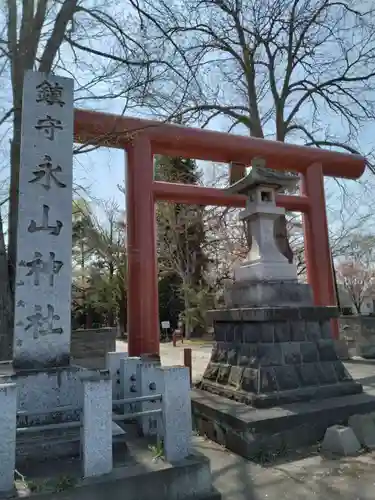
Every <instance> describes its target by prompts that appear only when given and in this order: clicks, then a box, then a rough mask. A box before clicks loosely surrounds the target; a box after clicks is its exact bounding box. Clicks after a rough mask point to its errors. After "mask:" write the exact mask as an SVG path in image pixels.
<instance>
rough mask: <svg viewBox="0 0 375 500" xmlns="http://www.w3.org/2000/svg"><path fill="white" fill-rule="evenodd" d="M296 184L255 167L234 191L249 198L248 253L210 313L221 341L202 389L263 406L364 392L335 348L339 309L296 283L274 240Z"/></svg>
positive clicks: (246, 212) (291, 267)
mask: <svg viewBox="0 0 375 500" xmlns="http://www.w3.org/2000/svg"><path fill="white" fill-rule="evenodd" d="M295 182H296V178H295V177H294V176H290V175H287V174H282V173H278V172H275V171H272V170H269V171H267V169H265V168H263V169H260V170H259V169H253V170H252V171H251V172H250V174H249V175H247V176H246V177H244V178H243V179H242V180H240V181H238V182H236V183H235V184H233V185H232V186H231V187H230V188H229V189H228V191H229V192H231V193H242V194H246V195H247V204H246V208H245V210H244V211H243V212H242V213H241V215H240V217H241V219H242V220H243V222H244V228H245V232H246V238H247V242H248V246H249V254H248V257H247V259H246V261H245V262H243V263H242V264H241V265H239V266H237V267H236V268H235V269H234V281H233V283H229V284H228V285H227V287H226V291H225V300H226V308H225V309H222V310H216V311H211V313H210V314H211V317H212V319H213V322H214V336H215V341H216V344H215V347H214V349H213V352H212V357H211V361H210V363H209V365H208V367H207V369H206V372H205V373H204V376H203V379H202V382H201V384H200V388H201V389H204V390H205V391H209V392H212V393H215V394H218V395H221V396H224V397H227V398H231V399H235V400H237V401H240V402H243V403H246V404H248V405H252V406H254V407H259V408H268V407H273V406H276V405H281V404H285V403H293V402H297V401H309V400H316V399H322V398H330V397H334V396H341V395H346V394H355V393H358V392H361V391H362V386H361V385H360V384H358V383H356V382H354V381H353V380H352V378H351V377H350V375H349V374H348V372H347V371H346V370H345V368H344V365H343V364H342V362H341V361H340V360H339V359H338V357H337V354H336V351H335V346H334V342H333V339H332V336H331V327H330V321H331V318H333V317H335V316H336V315H337V309H336V308H335V307H317V306H314V305H313V301H312V292H311V289H310V286H309V285H307V284H303V283H299V282H298V280H297V270H296V266H295V265H294V264H293V262H290V261H288V258H287V257H286V256H285V255H283V254H282V253H281V251H280V247H279V246H278V245H277V243H276V240H275V221H276V220H278V219H279V218H280V216H283V215H284V214H285V211H284V209H282V208H280V207H277V206H276V202H275V197H276V193H277V192H278V191H280V190H285V189H288V188H291V187H293V184H294V185H295Z"/></svg>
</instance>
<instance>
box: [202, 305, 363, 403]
mask: <svg viewBox="0 0 375 500" xmlns="http://www.w3.org/2000/svg"><path fill="white" fill-rule="evenodd" d="M336 313H337V311H336V309H335V308H328V307H274V308H271V307H269V308H243V309H227V310H218V311H215V312H212V315H213V317H214V338H215V340H216V344H215V345H214V347H213V351H212V355H211V360H210V362H209V364H208V366H207V368H206V371H205V373H204V375H203V379H202V381H201V383H200V388H201V389H203V390H206V391H209V392H211V393H214V394H218V395H221V396H225V397H227V398H229V399H234V400H236V401H240V402H243V403H245V404H248V405H253V406H255V407H257V408H265V407H272V406H277V405H281V404H288V403H292V402H296V401H308V400H315V399H322V398H332V397H336V396H343V395H347V394H356V393H359V392H361V391H362V386H361V384H359V383H357V382H354V381H353V380H352V378H351V376H350V374H349V373H348V371H347V370H346V369H345V367H344V365H343V363H342V361H341V360H340V359H339V358H338V356H337V352H336V348H335V343H334V341H333V339H332V334H331V317H332V316H334V315H335V314H336Z"/></svg>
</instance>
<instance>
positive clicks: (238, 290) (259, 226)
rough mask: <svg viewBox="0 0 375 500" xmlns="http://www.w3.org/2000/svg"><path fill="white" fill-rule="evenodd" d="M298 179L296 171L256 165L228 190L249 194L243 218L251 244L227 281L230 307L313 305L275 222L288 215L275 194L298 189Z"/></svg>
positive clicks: (249, 243)
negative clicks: (279, 241) (280, 240)
mask: <svg viewBox="0 0 375 500" xmlns="http://www.w3.org/2000/svg"><path fill="white" fill-rule="evenodd" d="M259 161H260V160H259ZM259 161H258V163H259ZM297 180H298V177H297V176H295V175H293V174H288V173H284V172H276V171H274V170H270V169H267V168H265V167H259V166H257V167H255V168H253V169H252V170H251V172H250V173H249V175H247V176H246V177H244V178H243V179H241V180H240V181H238V182H236V183H235V184H232V185H231V186H230V187H229V188H228V189H227V191H228V192H229V193H231V194H245V195H246V196H247V203H246V208H245V209H244V210H243V211H242V212H241V213H240V219H241V220H242V221H243V223H244V230H245V234H246V240H247V243H248V247H249V253H248V255H247V258H246V260H245V262H242V263H241V264H239V265H237V266H236V267H235V268H234V269H233V275H234V281H233V282H232V281H230V280H227V282H226V283H225V290H224V298H225V303H226V305H227V306H228V307H242V306H252V307H257V306H263V307H264V306H274V305H277V306H281V305H290V304H298V305H300V306H301V305H311V304H312V290H311V288H310V286H309V285H307V284H303V283H298V281H297V267H296V265H295V264H294V263H293V262H289V260H288V259H287V257H286V256H285V255H284V254H283V253H282V252H281V250H280V248H279V245H278V244H277V240H276V230H275V225H276V222H277V221H278V220H279V219H280V217H282V216H285V209H284V208H281V207H278V206H276V194H277V193H278V192H280V191H285V190H293V189H295V187H296V183H297ZM285 238H286V241H285V242H284V243H285V244H286V245H289V244H288V241H287V236H285ZM284 246H285V245H284Z"/></svg>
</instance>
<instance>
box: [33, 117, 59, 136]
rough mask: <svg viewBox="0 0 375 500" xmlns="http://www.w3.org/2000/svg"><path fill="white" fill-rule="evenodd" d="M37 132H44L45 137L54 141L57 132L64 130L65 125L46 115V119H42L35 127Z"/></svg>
mask: <svg viewBox="0 0 375 500" xmlns="http://www.w3.org/2000/svg"><path fill="white" fill-rule="evenodd" d="M35 128H36V129H37V130H43V132H44V135H45V137H46V138H47V139H48V140H50V141H53V140H54V139H55V131H56V130H63V125H62V123H61V120H57V119H56V118H52V117H51V116H50V115H46V117H45V118H40V119H39V120H38V121H37V124H36V125H35Z"/></svg>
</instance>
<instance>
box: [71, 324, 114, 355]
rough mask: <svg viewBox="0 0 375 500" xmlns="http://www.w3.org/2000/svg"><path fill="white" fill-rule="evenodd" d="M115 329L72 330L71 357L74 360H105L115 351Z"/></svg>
mask: <svg viewBox="0 0 375 500" xmlns="http://www.w3.org/2000/svg"><path fill="white" fill-rule="evenodd" d="M116 334H117V329H116V328H95V329H88V330H73V332H72V341H71V356H72V358H73V360H74V359H77V360H78V359H88V358H105V356H106V353H107V352H113V351H115V350H116Z"/></svg>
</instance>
